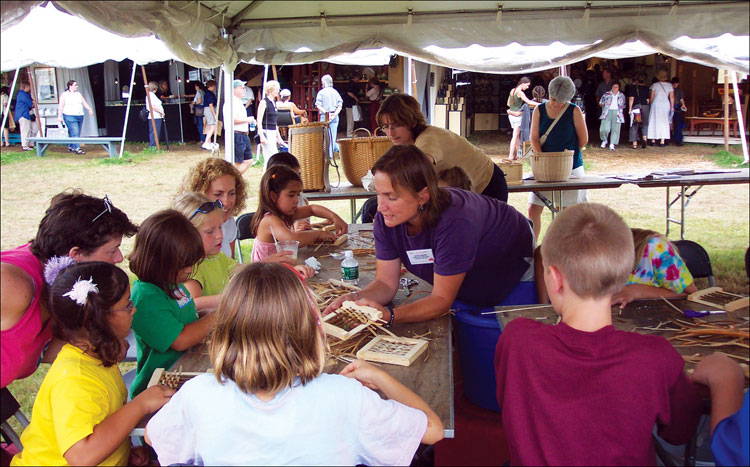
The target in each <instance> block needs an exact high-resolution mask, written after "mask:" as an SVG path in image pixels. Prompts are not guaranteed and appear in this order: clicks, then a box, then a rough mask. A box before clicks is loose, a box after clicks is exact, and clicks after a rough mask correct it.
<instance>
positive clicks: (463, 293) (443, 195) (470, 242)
mask: <svg viewBox="0 0 750 467" xmlns="http://www.w3.org/2000/svg"><path fill="white" fill-rule="evenodd" d="M372 172H373V174H374V176H375V191H377V194H378V214H377V215H376V216H375V223H374V229H373V230H374V236H375V252H376V258H377V272H376V274H375V280H374V281H373V282H372V283H370V284H369V285H368V286H367V287H366V288H364V289H363V290H361V291H359V292H357V293H353V294H348V295H345V296H343V297H341V298H339V299H338V300H336V301H335V302H334V303H333V304H332V305H330V306H329V307H328V309H326V312H330V311H332V310H334V309H336V308H338V307H339V306H340V304H341V303H342V302H343V301H344V300H356V301H357V303H359V304H361V305H369V306H373V307H375V308H378V309H380V310H381V311H383V319H384V320H387V321H388V322H389V324H393V323H394V322H399V323H402V322H414V321H425V320H428V319H432V318H436V317H438V316H441V315H443V314H445V313H446V312H447V311H448V310H449V309H450V308H451V305H452V304H453V302H454V301H455V300H456V299H458V300H460V301H462V302H465V303H467V304H469V305H473V306H479V307H482V306H491V305H496V304H498V303H500V302H502V300H503V299H504V298H505V297H507V296H508V294H510V292H511V291H512V290H513V289H514V288H515V286H516V285H517V284H518V282H519V281H520V279H521V278H522V277H523V275H524V273H525V272H527V270H528V269H529V262H530V258H531V257H532V256H533V234H532V231H531V227H530V224H529V221H528V220H527V219H526V218H525V217H524V216H523V215H522V214H520V213H519V212H518V211H516V210H515V209H514V208H513V207H512V206H509V205H507V204H506V203H504V202H502V201H499V200H497V199H494V198H489V197H486V196H482V195H478V194H476V193H472V192H469V191H465V190H460V189H455V188H438V184H437V176H436V174H435V169H434V168H433V166H432V162H431V161H430V160H429V159H428V157H427V156H426V155H425V154H424V153H423V152H422V151H421V150H419V148H417V147H416V146H413V145H399V146H393V147H392V148H391V149H390V150H389V151H388V152H387V153H385V155H383V157H381V158H380V159H379V160H378V161H377V162H376V163H375V165H374V166H373V168H372ZM402 262H403V264H404V265H405V266H406V268H407V269H408V270H409V271H410V272H411V273H413V274H414V275H416V276H418V277H420V278H421V279H423V280H425V281H427V282H429V283H430V284H432V286H433V288H432V292H431V294H430V295H429V296H427V297H425V298H423V299H421V300H417V301H415V302H413V303H409V304H407V305H402V306H400V307H398V308H397V309H395V310H394V309H392V308H390V307H384V306H383V305H384V304H386V303H389V302H390V301H391V299H392V298H393V296H394V295H395V294H396V292H397V291H398V281H399V278H400V276H401V263H402Z"/></svg>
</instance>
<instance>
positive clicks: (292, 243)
mask: <svg viewBox="0 0 750 467" xmlns="http://www.w3.org/2000/svg"><path fill="white" fill-rule="evenodd" d="M284 250H287V251H291V252H292V254H291V258H292V259H293V260H296V259H297V250H299V242H298V241H297V240H282V241H280V242H276V252H277V253H280V252H282V251H284Z"/></svg>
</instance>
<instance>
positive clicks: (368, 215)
mask: <svg viewBox="0 0 750 467" xmlns="http://www.w3.org/2000/svg"><path fill="white" fill-rule="evenodd" d="M377 212H378V197H377V196H373V197H372V198H367V201H365V203H364V204H363V205H362V207H361V208H360V209H359V212H358V213H357V215H356V216H355V217H354V221H355V222H356V221H357V219H360V218H361V222H362V223H363V224H367V223H370V222H372V221H373V220H374V219H375V214H377Z"/></svg>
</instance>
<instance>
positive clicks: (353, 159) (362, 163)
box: [337, 128, 393, 186]
mask: <svg viewBox="0 0 750 467" xmlns="http://www.w3.org/2000/svg"><path fill="white" fill-rule="evenodd" d="M358 131H365V132H367V136H362V137H357V132H358ZM337 142H338V143H339V154H340V155H341V164H342V165H343V166H344V175H346V179H347V180H349V183H351V184H352V185H354V186H362V177H364V176H365V174H367V171H368V170H370V169H371V168H372V166H373V165H375V162H377V160H378V159H380V156H382V155H383V154H385V153H386V151H388V150H389V149H390V148H391V146H393V143H391V139H390V138H389V137H387V136H371V135H370V131H369V130H368V129H367V128H357V129H356V130H354V133H353V134H352V137H351V138H342V139H340V140H337Z"/></svg>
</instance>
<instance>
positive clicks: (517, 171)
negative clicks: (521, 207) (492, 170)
mask: <svg viewBox="0 0 750 467" xmlns="http://www.w3.org/2000/svg"><path fill="white" fill-rule="evenodd" d="M497 166H498V167H500V169H501V170H502V171H503V173H505V183H507V184H508V185H523V162H521V161H513V160H510V159H501V160H500V162H498V163H497Z"/></svg>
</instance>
